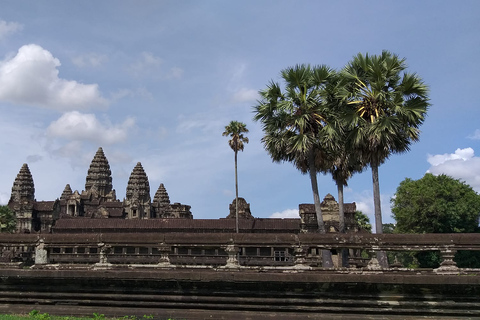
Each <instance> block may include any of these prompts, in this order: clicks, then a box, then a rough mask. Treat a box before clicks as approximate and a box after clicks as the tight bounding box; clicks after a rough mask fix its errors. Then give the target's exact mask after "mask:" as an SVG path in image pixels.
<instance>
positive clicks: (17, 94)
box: [0, 44, 108, 110]
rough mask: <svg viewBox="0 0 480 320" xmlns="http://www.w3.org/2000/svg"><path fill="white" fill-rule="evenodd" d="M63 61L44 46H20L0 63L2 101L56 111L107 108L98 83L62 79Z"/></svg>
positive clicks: (0, 93) (0, 99)
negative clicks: (12, 54) (60, 73)
mask: <svg viewBox="0 0 480 320" xmlns="http://www.w3.org/2000/svg"><path fill="white" fill-rule="evenodd" d="M60 65H61V64H60V61H59V60H58V59H57V58H55V57H54V56H53V55H52V54H51V53H50V52H49V51H47V50H45V49H43V48H42V47H40V46H38V45H35V44H29V45H25V46H23V47H21V48H20V49H19V50H18V53H17V54H16V55H15V56H14V57H13V58H10V59H5V60H3V61H1V62H0V101H7V102H10V103H13V104H19V105H29V106H38V107H44V108H49V109H56V110H79V109H80V110H84V109H87V108H90V107H94V106H99V107H104V106H107V104H108V102H107V100H106V99H104V98H103V97H102V95H101V93H100V91H99V89H98V85H97V84H82V83H79V82H76V81H72V80H65V79H61V78H59V76H58V75H59V71H58V67H60Z"/></svg>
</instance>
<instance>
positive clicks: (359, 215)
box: [354, 210, 372, 233]
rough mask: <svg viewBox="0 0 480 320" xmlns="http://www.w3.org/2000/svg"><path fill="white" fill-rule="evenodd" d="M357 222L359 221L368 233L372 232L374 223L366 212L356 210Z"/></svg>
mask: <svg viewBox="0 0 480 320" xmlns="http://www.w3.org/2000/svg"><path fill="white" fill-rule="evenodd" d="M354 217H355V222H356V223H357V226H358V227H359V228H360V229H362V230H365V231H367V232H368V233H372V224H371V223H370V219H369V218H368V216H367V215H366V214H364V213H363V212H362V211H358V210H357V211H355V216H354Z"/></svg>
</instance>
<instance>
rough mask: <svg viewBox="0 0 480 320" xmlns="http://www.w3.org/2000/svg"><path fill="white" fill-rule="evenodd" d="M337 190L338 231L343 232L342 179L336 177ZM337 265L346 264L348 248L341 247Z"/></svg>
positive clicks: (344, 265) (345, 265)
mask: <svg viewBox="0 0 480 320" xmlns="http://www.w3.org/2000/svg"><path fill="white" fill-rule="evenodd" d="M336 183H337V191H338V232H339V233H345V209H344V205H343V181H340V179H337V181H336ZM338 257H339V263H338V265H339V266H342V267H347V266H348V249H345V248H341V249H340V252H339V254H338Z"/></svg>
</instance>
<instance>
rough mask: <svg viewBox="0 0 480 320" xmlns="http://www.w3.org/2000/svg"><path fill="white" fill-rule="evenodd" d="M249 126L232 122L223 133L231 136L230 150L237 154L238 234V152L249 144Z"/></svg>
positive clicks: (236, 220)
mask: <svg viewBox="0 0 480 320" xmlns="http://www.w3.org/2000/svg"><path fill="white" fill-rule="evenodd" d="M247 132H248V129H247V125H246V124H245V123H243V122H238V121H230V123H229V124H228V125H227V126H225V131H224V132H223V133H222V136H230V137H231V139H230V140H228V144H229V145H230V148H232V150H233V152H234V153H235V231H236V233H238V175H237V154H238V151H243V148H244V144H245V143H248V138H247V137H245V136H244V135H243V134H244V133H247Z"/></svg>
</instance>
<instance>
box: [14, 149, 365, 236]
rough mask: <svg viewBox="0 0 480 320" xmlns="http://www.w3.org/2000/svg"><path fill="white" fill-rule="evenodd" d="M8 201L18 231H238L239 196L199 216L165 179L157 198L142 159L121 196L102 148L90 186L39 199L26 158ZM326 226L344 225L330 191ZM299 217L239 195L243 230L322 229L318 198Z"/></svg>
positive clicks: (349, 223) (351, 225) (350, 217)
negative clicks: (264, 210) (266, 214)
mask: <svg viewBox="0 0 480 320" xmlns="http://www.w3.org/2000/svg"><path fill="white" fill-rule="evenodd" d="M8 206H9V207H10V208H11V209H12V210H13V211H14V213H15V215H16V221H17V226H16V232H17V233H29V232H40V233H52V232H53V233H80V232H81V233H85V232H103V233H105V232H115V233H118V232H195V233H207V232H213V233H218V232H234V230H235V199H234V200H233V203H232V204H230V208H229V209H230V210H229V211H230V212H229V214H228V215H227V216H226V218H220V219H193V215H192V213H191V211H190V206H188V205H184V204H181V203H173V204H172V203H170V199H169V196H168V193H167V190H166V189H165V186H164V185H163V184H160V186H159V187H158V189H157V191H156V193H155V196H154V197H153V201H152V200H151V196H150V184H149V181H148V177H147V174H146V173H145V171H144V169H143V167H142V164H141V163H140V162H138V163H137V165H136V166H135V167H134V168H133V170H132V173H131V174H130V178H129V180H128V184H127V189H126V197H125V199H124V200H123V201H120V200H118V199H117V197H116V193H115V190H114V189H113V185H112V173H111V170H110V165H109V163H108V160H107V158H106V157H105V154H104V152H103V149H102V148H99V149H98V151H97V152H96V154H95V156H94V158H93V160H92V162H91V164H90V168H89V169H88V173H87V177H86V182H85V190H83V191H82V192H81V193H80V192H78V191H77V190H75V191H72V189H71V187H70V185H69V184H67V185H66V186H65V189H64V190H63V192H62V194H61V196H60V198H57V199H56V200H53V201H36V200H35V187H34V182H33V177H32V174H31V172H30V169H29V167H28V165H27V164H23V166H22V168H21V169H20V172H19V173H18V175H17V177H16V179H15V182H14V183H13V187H12V194H11V197H10V201H9V203H8ZM355 210H356V206H355V203H347V204H345V224H346V229H347V231H353V232H356V231H358V227H357V225H356V224H355V220H354V213H355ZM322 212H323V217H324V221H325V226H326V229H327V230H328V231H329V232H336V231H338V203H337V202H336V201H335V199H334V197H333V196H331V195H330V194H328V195H327V196H326V197H325V198H324V200H323V202H322ZM299 215H300V216H299V218H297V219H279V218H277V219H275V218H254V217H253V216H252V213H251V211H250V204H249V203H247V202H246V201H245V199H243V198H239V230H240V232H242V233H269V232H276V233H278V232H280V233H300V232H316V230H317V219H316V215H315V210H314V206H313V204H300V205H299Z"/></svg>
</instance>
